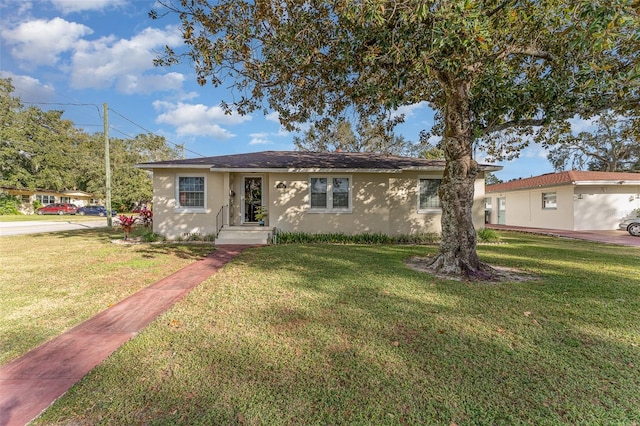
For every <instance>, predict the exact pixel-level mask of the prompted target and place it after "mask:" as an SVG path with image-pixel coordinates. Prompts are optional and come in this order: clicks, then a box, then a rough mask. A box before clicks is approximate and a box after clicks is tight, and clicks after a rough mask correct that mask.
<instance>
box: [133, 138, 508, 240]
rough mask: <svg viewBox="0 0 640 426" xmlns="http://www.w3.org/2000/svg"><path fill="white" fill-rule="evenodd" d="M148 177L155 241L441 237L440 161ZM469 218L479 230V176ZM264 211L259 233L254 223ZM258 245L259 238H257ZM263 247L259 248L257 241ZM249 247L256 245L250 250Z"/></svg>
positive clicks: (285, 154)
mask: <svg viewBox="0 0 640 426" xmlns="http://www.w3.org/2000/svg"><path fill="white" fill-rule="evenodd" d="M139 167H141V168H143V169H147V170H151V171H152V172H153V208H154V221H153V228H154V232H156V233H158V234H161V235H164V236H166V237H167V238H170V239H175V238H185V237H189V236H191V235H196V236H209V235H218V238H217V240H216V241H217V243H220V244H222V243H225V242H227V243H230V242H233V243H237V242H240V241H239V239H241V238H246V240H245V241H246V242H249V240H250V239H251V237H250V236H249V235H250V234H251V233H252V232H262V233H263V234H264V233H265V232H266V233H270V232H272V231H273V229H274V228H277V229H278V230H281V231H288V232H306V233H338V232H340V233H345V234H358V233H384V234H388V235H400V234H415V233H422V232H440V218H441V209H440V200H439V198H438V185H439V183H440V179H441V177H442V173H443V170H444V162H443V161H440V160H428V159H424V158H407V157H394V156H383V155H376V154H369V153H344V152H331V153H309V152H298V151H265V152H257V153H248V154H236V155H225V156H218V157H208V158H197V159H186V160H176V161H160V162H154V163H145V164H140V165H139ZM500 168H501V167H499V166H491V165H482V166H481V170H482V173H480V174H479V175H478V178H477V180H476V185H475V199H476V203H475V204H474V207H473V217H474V223H475V224H476V226H483V223H484V203H483V201H484V173H485V172H489V171H495V170H499V169H500ZM259 207H263V208H265V209H266V211H267V216H266V217H265V218H264V222H265V223H264V227H260V226H258V225H259V224H260V221H259V219H260V217H259V216H257V215H256V213H257V212H259V210H258V208H259ZM261 238H263V237H261ZM262 241H264V240H262ZM252 242H254V241H252Z"/></svg>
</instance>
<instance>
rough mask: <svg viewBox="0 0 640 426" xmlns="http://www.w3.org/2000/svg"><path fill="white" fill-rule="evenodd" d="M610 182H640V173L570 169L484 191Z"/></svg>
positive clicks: (490, 187) (498, 184)
mask: <svg viewBox="0 0 640 426" xmlns="http://www.w3.org/2000/svg"><path fill="white" fill-rule="evenodd" d="M607 181H608V182H610V183H624V182H629V181H631V182H632V183H635V184H640V173H618V172H589V171H580V170H570V171H566V172H557V173H547V174H544V175H540V176H533V177H530V178H525V179H518V180H512V181H509V182H504V183H496V184H494V185H487V187H486V190H485V191H486V192H504V191H512V190H516V189H528V188H540V187H549V186H559V185H567V184H574V183H575V182H607Z"/></svg>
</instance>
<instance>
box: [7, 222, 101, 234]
mask: <svg viewBox="0 0 640 426" xmlns="http://www.w3.org/2000/svg"><path fill="white" fill-rule="evenodd" d="M106 226H107V219H106V218H104V219H93V220H92V219H89V220H85V221H82V222H72V221H25V222H0V237H6V236H8V235H24V234H40V233H42V232H59V231H75V230H78V229H89V228H104V227H106Z"/></svg>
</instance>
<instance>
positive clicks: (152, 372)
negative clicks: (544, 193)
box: [35, 233, 640, 425]
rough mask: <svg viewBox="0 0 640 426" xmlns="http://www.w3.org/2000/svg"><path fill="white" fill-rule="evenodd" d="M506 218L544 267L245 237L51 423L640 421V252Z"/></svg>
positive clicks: (485, 254)
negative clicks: (450, 276) (416, 259)
mask: <svg viewBox="0 0 640 426" xmlns="http://www.w3.org/2000/svg"><path fill="white" fill-rule="evenodd" d="M501 235H502V241H503V242H504V243H505V244H499V245H484V246H480V247H479V253H480V255H481V257H482V259H484V260H485V261H487V262H490V263H492V264H495V265H502V266H507V267H513V268H519V269H521V270H523V271H525V272H528V273H532V274H535V275H537V276H538V277H539V279H538V280H536V281H529V282H520V283H470V282H460V281H450V280H442V279H436V278H434V277H432V276H430V275H427V274H424V273H421V272H417V271H414V270H411V269H408V268H407V267H405V265H404V260H405V259H407V258H409V257H412V256H424V255H429V254H433V253H434V252H435V251H436V248H435V247H419V246H346V245H287V246H269V247H264V248H257V249H251V250H249V251H245V252H244V253H243V254H242V255H241V256H239V257H238V258H236V259H235V260H234V261H233V262H231V263H230V264H227V265H226V266H225V267H224V268H223V269H222V270H221V271H219V272H218V273H217V274H216V275H214V276H212V277H211V278H210V279H208V280H207V281H206V282H204V283H202V284H201V285H200V286H199V287H197V288H196V289H194V290H193V291H192V292H191V293H190V294H189V295H188V296H187V297H186V298H185V299H183V300H182V301H181V302H179V303H178V304H177V305H175V306H174V308H172V309H171V310H170V311H168V312H166V313H165V314H164V315H162V316H161V317H159V318H158V320H157V321H155V322H154V323H152V324H151V325H150V326H149V327H148V328H147V329H146V330H145V331H144V332H142V333H141V334H140V335H138V336H137V337H136V338H135V339H133V340H131V341H130V342H128V343H127V344H125V345H124V346H123V347H122V348H121V349H120V350H118V351H117V352H116V353H114V354H113V355H112V356H111V357H110V358H108V359H107V360H106V361H105V362H104V363H102V364H101V365H99V366H98V367H96V368H95V369H94V370H93V371H92V373H90V374H89V375H87V376H86V377H85V378H84V379H83V380H82V381H81V382H79V383H78V384H77V385H76V386H74V387H73V388H72V389H71V390H70V391H69V392H68V393H67V394H66V395H65V396H63V397H62V398H61V399H59V400H58V401H57V402H56V403H55V404H54V405H53V406H52V407H50V408H49V409H48V410H47V411H46V412H45V413H44V414H43V415H42V416H41V417H40V418H39V419H37V421H36V422H35V424H38V425H51V424H68V425H76V424H113V425H120V424H144V425H165V424H202V425H210V424H224V425H234V424H235V425H299V424H333V425H346V424H348V425H372V424H375V425H406V424H409V425H424V424H443V425H450V424H457V425H474V424H477V425H486V424H492V425H497V424H505V425H517V424H535V425H557V424H594V425H595V424H598V425H600V424H620V425H623V424H624V425H634V424H638V423H639V422H640V392H639V391H638V390H639V389H640V252H639V251H638V250H637V249H634V248H623V247H615V246H610V245H602V244H592V243H587V242H578V241H570V240H561V239H554V238H549V237H540V236H531V235H525V234H510V233H501Z"/></svg>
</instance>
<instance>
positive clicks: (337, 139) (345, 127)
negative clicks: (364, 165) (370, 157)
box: [293, 119, 422, 157]
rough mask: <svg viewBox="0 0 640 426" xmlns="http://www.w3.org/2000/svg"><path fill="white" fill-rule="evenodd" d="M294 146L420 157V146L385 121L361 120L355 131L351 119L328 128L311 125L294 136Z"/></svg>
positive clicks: (314, 150) (301, 149) (306, 148)
mask: <svg viewBox="0 0 640 426" xmlns="http://www.w3.org/2000/svg"><path fill="white" fill-rule="evenodd" d="M293 145H294V146H295V147H296V149H298V150H300V151H311V152H327V151H343V152H374V153H378V154H384V155H400V156H408V157H413V156H419V155H420V154H421V148H422V146H421V145H419V144H414V143H412V142H411V141H408V140H406V139H405V138H404V137H403V136H402V135H397V134H395V133H394V132H393V130H392V125H390V124H388V122H385V121H377V122H375V123H372V122H371V121H370V120H368V119H361V120H360V121H359V123H358V125H357V126H356V129H355V131H354V129H353V126H352V124H351V122H350V121H346V120H343V121H338V122H336V123H333V124H332V125H330V126H328V127H327V128H325V129H324V130H323V129H319V128H317V127H316V126H314V125H312V126H311V127H310V128H309V129H308V130H306V131H305V132H304V133H303V135H302V136H294V138H293Z"/></svg>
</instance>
